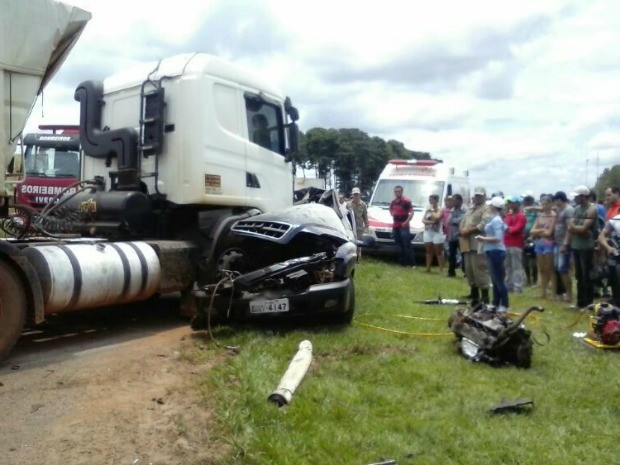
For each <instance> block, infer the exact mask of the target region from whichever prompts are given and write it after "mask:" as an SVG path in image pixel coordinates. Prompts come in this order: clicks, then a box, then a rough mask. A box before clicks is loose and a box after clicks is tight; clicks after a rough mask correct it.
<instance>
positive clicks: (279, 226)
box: [232, 220, 291, 239]
mask: <svg viewBox="0 0 620 465" xmlns="http://www.w3.org/2000/svg"><path fill="white" fill-rule="evenodd" d="M289 229H291V225H290V224H287V223H278V222H276V221H252V220H243V221H238V222H237V223H236V224H235V225H234V226H233V228H232V230H233V232H239V233H244V234H250V235H253V236H261V237H270V238H274V239H279V238H281V237H282V236H284V235H285V234H286V232H287V231H288V230H289Z"/></svg>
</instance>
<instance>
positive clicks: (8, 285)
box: [0, 262, 26, 360]
mask: <svg viewBox="0 0 620 465" xmlns="http://www.w3.org/2000/svg"><path fill="white" fill-rule="evenodd" d="M0 283H2V286H0V360H2V359H3V358H4V357H6V356H7V355H8V354H9V352H10V351H11V349H12V348H13V346H14V345H15V343H16V342H17V339H18V338H19V336H20V335H21V332H22V329H23V327H24V322H25V321H26V295H25V293H24V289H23V287H22V283H21V281H20V279H19V277H18V276H17V274H16V273H15V272H14V271H13V270H12V269H11V268H10V267H9V266H8V265H6V264H4V263H2V262H0Z"/></svg>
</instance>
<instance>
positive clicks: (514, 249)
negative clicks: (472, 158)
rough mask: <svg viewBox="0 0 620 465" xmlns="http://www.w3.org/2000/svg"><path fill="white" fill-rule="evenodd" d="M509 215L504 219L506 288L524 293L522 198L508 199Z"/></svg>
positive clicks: (523, 216)
mask: <svg viewBox="0 0 620 465" xmlns="http://www.w3.org/2000/svg"><path fill="white" fill-rule="evenodd" d="M507 207H508V213H506V217H505V218H504V223H505V224H506V232H505V233H504V244H505V245H506V287H507V288H508V291H509V292H517V293H521V292H523V276H524V272H523V247H524V246H525V233H524V231H525V223H526V220H525V215H524V214H523V212H522V211H521V209H520V207H521V198H519V197H517V196H516V195H513V196H512V197H509V198H508V204H507Z"/></svg>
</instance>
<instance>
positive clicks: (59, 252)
mask: <svg viewBox="0 0 620 465" xmlns="http://www.w3.org/2000/svg"><path fill="white" fill-rule="evenodd" d="M24 255H26V256H27V257H28V259H29V260H30V262H31V263H32V265H33V266H34V268H35V270H36V273H37V275H38V277H39V280H40V282H41V288H42V290H43V300H44V309H45V313H56V312H66V311H73V310H80V309H84V308H93V307H101V306H106V305H115V304H121V303H127V302H134V301H139V300H145V299H148V298H149V297H151V296H152V295H153V294H155V292H157V290H158V287H159V283H160V280H161V266H160V262H159V258H158V256H157V253H156V252H155V250H154V249H153V248H152V247H151V246H149V245H148V244H146V243H145V242H106V243H104V242H96V243H88V244H62V243H61V244H54V245H41V246H35V247H28V248H26V249H24Z"/></svg>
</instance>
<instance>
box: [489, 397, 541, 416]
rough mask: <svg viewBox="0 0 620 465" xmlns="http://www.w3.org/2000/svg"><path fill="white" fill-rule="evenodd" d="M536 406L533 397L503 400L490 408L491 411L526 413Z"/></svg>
mask: <svg viewBox="0 0 620 465" xmlns="http://www.w3.org/2000/svg"><path fill="white" fill-rule="evenodd" d="M533 408H534V401H533V400H532V399H515V400H506V399H504V400H502V401H501V402H500V403H499V404H497V405H494V406H493V407H491V408H490V409H489V411H490V412H491V413H504V412H514V413H524V412H527V411H530V410H531V409H533Z"/></svg>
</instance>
